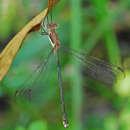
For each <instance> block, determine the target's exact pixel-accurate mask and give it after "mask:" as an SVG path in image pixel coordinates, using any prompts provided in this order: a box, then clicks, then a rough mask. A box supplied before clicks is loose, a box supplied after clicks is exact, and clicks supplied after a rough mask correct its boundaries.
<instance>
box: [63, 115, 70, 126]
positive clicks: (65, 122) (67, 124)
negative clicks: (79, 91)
mask: <svg viewBox="0 0 130 130" xmlns="http://www.w3.org/2000/svg"><path fill="white" fill-rule="evenodd" d="M63 125H64V127H65V128H68V127H69V123H68V120H67V119H66V116H65V115H63Z"/></svg>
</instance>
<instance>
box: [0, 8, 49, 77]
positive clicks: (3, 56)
mask: <svg viewBox="0 0 130 130" xmlns="http://www.w3.org/2000/svg"><path fill="white" fill-rule="evenodd" d="M47 14H48V9H45V10H44V11H42V12H41V13H40V14H38V15H37V16H36V17H34V18H33V19H32V20H31V21H30V22H29V23H28V24H27V25H26V26H25V27H24V28H23V29H22V30H21V31H20V32H19V33H17V34H16V35H15V36H14V38H13V39H12V40H11V41H10V42H9V43H8V44H7V46H6V47H5V48H4V50H3V51H2V52H1V53H0V80H2V79H3V77H4V76H5V75H6V73H7V72H8V70H9V68H10V66H11V64H12V62H13V59H14V57H15V56H16V54H17V52H18V51H19V49H20V47H21V46H22V44H23V41H24V39H25V38H26V37H27V35H28V34H29V33H30V32H32V31H37V30H39V29H40V24H41V22H42V21H44V19H45V17H46V16H47Z"/></svg>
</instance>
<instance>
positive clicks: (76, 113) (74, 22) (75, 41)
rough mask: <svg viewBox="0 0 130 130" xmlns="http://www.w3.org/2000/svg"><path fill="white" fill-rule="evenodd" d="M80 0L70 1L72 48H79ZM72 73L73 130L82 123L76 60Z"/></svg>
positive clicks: (78, 129)
mask: <svg viewBox="0 0 130 130" xmlns="http://www.w3.org/2000/svg"><path fill="white" fill-rule="evenodd" d="M81 2H82V1H81V0H72V1H71V11H72V18H71V47H72V48H74V49H77V50H78V49H79V48H81V40H82V38H81V29H82V22H81V21H82V18H81ZM72 64H73V74H72V78H71V81H72V123H73V125H72V126H73V127H72V129H73V130H81V129H82V123H81V120H80V116H81V110H82V84H81V75H80V72H79V67H80V66H79V64H78V63H77V62H76V61H72Z"/></svg>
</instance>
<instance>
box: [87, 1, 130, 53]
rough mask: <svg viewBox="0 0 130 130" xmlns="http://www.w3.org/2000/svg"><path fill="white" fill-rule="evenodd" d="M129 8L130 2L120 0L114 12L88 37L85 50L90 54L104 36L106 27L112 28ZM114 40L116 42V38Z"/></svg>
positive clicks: (111, 11)
mask: <svg viewBox="0 0 130 130" xmlns="http://www.w3.org/2000/svg"><path fill="white" fill-rule="evenodd" d="M95 1H96V0H95ZM97 2H100V1H97ZM128 6H129V4H128V0H127V1H123V0H120V2H119V3H118V4H117V7H116V8H115V9H113V10H110V12H109V15H107V16H106V18H105V19H102V22H99V23H98V25H97V27H96V28H94V30H93V31H92V33H91V34H90V35H89V36H88V38H87V40H86V42H85V43H86V44H85V48H86V50H87V52H88V53H90V52H91V50H92V49H93V48H94V47H95V45H96V44H97V41H98V40H99V38H100V37H101V36H102V34H103V32H104V30H105V29H106V27H107V26H109V27H110V26H112V25H113V24H114V23H115V21H116V18H117V17H118V16H119V15H120V14H121V13H123V12H124V11H125V10H126V8H128ZM95 9H97V7H96V6H95ZM113 35H114V34H113ZM114 37H115V36H114ZM113 39H114V40H115V38H113ZM113 50H114V49H113Z"/></svg>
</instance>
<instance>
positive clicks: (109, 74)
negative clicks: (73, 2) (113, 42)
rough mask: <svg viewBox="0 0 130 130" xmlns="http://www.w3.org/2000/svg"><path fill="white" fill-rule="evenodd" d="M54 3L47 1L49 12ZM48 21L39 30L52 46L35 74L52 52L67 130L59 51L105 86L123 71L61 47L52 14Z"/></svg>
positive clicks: (42, 67) (20, 92)
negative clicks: (76, 61)
mask: <svg viewBox="0 0 130 130" xmlns="http://www.w3.org/2000/svg"><path fill="white" fill-rule="evenodd" d="M55 2H57V1H55V0H49V4H48V10H49V11H50V9H51V8H52V6H53V5H54V3H55ZM50 19H51V20H50V21H49V16H47V24H46V25H45V24H44V22H43V23H42V24H41V30H42V35H47V36H48V38H49V40H50V43H51V45H52V49H51V51H50V52H49V54H48V56H47V58H46V59H45V61H44V62H43V61H42V62H41V63H40V65H39V66H38V67H37V68H36V71H35V72H36V73H37V72H38V73H41V72H42V71H43V70H44V69H45V66H46V65H47V63H48V60H49V58H50V56H51V54H52V53H53V52H54V53H55V56H56V64H57V71H58V80H59V88H60V96H61V102H62V112H63V119H62V120H63V125H64V127H65V128H67V127H68V125H69V124H68V120H67V116H66V109H65V102H64V94H63V83H62V82H63V81H62V75H61V69H60V63H59V50H63V51H64V52H66V53H68V54H72V55H73V56H74V57H76V58H77V59H78V60H79V61H81V62H82V63H83V64H84V65H85V66H86V69H87V75H88V76H90V77H92V78H94V79H96V80H99V81H101V82H103V83H106V84H109V81H111V82H113V81H114V80H116V76H117V75H118V74H119V73H121V74H124V71H123V69H122V68H120V67H118V66H115V65H112V64H109V63H106V62H105V61H103V60H100V59H98V58H96V57H92V56H88V55H87V54H86V53H83V52H78V51H76V50H73V49H71V48H68V47H66V46H63V45H61V44H60V40H59V38H58V35H57V33H56V31H55V30H56V28H57V27H58V26H59V25H58V24H54V23H53V22H52V21H53V20H52V14H50ZM37 78H38V77H37ZM35 80H37V79H35ZM34 82H35V81H34ZM27 92H29V93H30V92H31V88H29V89H28V91H26V88H22V87H21V88H20V89H19V90H17V91H16V94H15V95H19V94H22V95H24V94H27Z"/></svg>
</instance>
